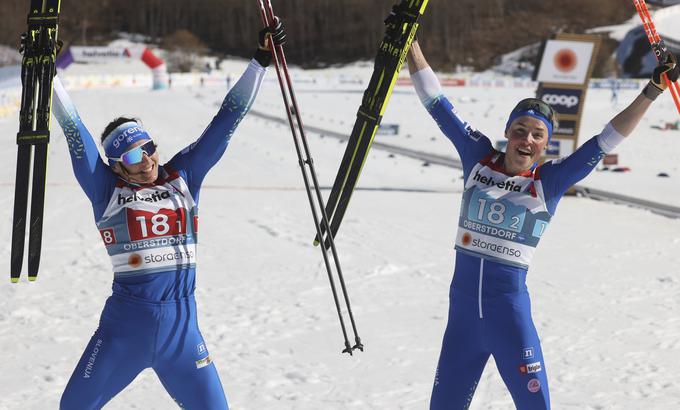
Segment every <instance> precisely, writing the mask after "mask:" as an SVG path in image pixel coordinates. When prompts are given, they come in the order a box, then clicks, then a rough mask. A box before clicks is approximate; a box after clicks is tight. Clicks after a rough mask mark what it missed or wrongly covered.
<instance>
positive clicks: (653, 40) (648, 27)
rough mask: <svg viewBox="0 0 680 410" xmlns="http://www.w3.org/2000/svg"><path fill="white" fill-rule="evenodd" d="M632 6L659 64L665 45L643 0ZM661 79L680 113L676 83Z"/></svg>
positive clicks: (679, 98) (635, 2)
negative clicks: (664, 81) (666, 85)
mask: <svg viewBox="0 0 680 410" xmlns="http://www.w3.org/2000/svg"><path fill="white" fill-rule="evenodd" d="M633 4H634V5H635V9H636V10H637V12H638V15H639V16H640V19H641V20H642V26H643V27H644V29H645V33H646V34H647V39H649V43H650V44H651V45H652V49H653V50H654V54H655V55H656V58H657V60H659V62H661V59H662V58H663V57H664V56H663V53H662V50H664V49H665V48H666V45H665V44H664V41H663V40H662V39H661V36H660V35H659V33H658V32H657V31H656V26H655V25H654V21H652V15H651V14H650V13H649V9H648V8H647V3H646V2H645V0H633ZM663 77H664V80H666V84H668V88H669V89H670V91H671V95H672V96H673V101H674V102H675V107H676V108H677V109H678V113H680V88H678V84H677V83H675V82H671V81H669V80H668V76H667V75H666V74H664V75H663Z"/></svg>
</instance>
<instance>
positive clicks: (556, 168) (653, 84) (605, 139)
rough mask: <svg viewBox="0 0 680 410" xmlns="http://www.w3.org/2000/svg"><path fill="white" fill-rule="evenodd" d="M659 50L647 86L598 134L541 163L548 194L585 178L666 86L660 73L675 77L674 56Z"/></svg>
mask: <svg viewBox="0 0 680 410" xmlns="http://www.w3.org/2000/svg"><path fill="white" fill-rule="evenodd" d="M661 52H662V53H663V58H662V59H661V61H662V62H661V63H660V64H659V65H658V66H657V67H656V69H654V73H653V74H652V78H651V80H650V81H649V83H648V84H647V86H645V88H644V89H643V90H642V92H641V93H640V95H638V96H637V98H635V100H633V102H631V103H630V105H628V106H627V107H626V108H625V109H624V110H623V111H621V112H620V113H618V114H617V115H616V116H615V117H614V118H612V120H611V121H610V122H609V124H607V125H606V126H605V128H604V130H603V131H602V132H601V133H600V134H599V135H597V136H595V137H593V138H591V139H590V140H589V141H587V142H586V143H585V144H583V145H581V146H580V147H579V148H578V149H577V150H576V151H575V152H574V153H573V154H572V155H570V156H568V157H566V158H564V159H561V160H557V161H549V162H548V163H546V164H545V165H544V166H543V170H542V171H541V174H542V177H543V176H545V177H546V178H545V181H550V182H546V185H547V186H546V188H547V189H548V190H549V191H551V192H552V195H551V196H553V197H557V198H559V197H560V196H561V195H562V194H563V193H564V192H565V191H566V190H567V189H569V188H570V187H571V186H572V185H574V184H576V183H577V182H578V181H580V180H581V179H583V178H585V177H586V176H587V175H588V174H589V173H590V172H591V171H592V170H593V169H594V168H595V167H596V166H597V164H598V163H599V161H600V159H602V157H603V156H604V155H605V154H608V153H610V152H612V151H613V150H614V148H616V146H617V145H618V144H620V143H621V142H622V141H623V140H624V139H625V138H626V137H628V136H629V135H630V134H632V132H633V130H635V128H636V127H637V125H638V124H639V123H640V120H642V117H644V115H645V113H646V112H647V109H649V107H650V106H651V105H652V102H653V101H654V100H655V99H656V98H657V97H658V96H659V95H661V94H662V93H663V92H664V90H666V88H667V84H666V81H665V80H664V78H663V74H666V75H667V76H668V78H669V79H670V80H671V81H677V79H678V77H679V76H680V69H679V67H678V66H677V61H676V58H675V56H674V55H673V54H672V53H670V52H669V51H667V50H661Z"/></svg>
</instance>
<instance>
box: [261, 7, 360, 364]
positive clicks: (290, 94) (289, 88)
mask: <svg viewBox="0 0 680 410" xmlns="http://www.w3.org/2000/svg"><path fill="white" fill-rule="evenodd" d="M258 1H259V3H260V12H261V14H262V23H263V24H264V26H265V27H274V26H276V19H275V17H274V16H275V15H274V10H273V9H272V4H271V1H270V0H258ZM265 2H266V5H265ZM269 43H270V44H269V47H270V49H271V53H272V60H273V62H274V67H275V69H276V75H277V76H278V79H279V86H280V87H281V95H282V97H283V102H284V105H285V107H286V115H287V116H288V123H289V125H290V130H291V132H292V134H293V141H294V142H295V151H296V152H297V157H298V162H299V164H300V170H301V171H302V179H303V181H304V183H305V188H306V191H307V198H308V199H309V205H310V207H311V209H312V216H313V218H314V226H315V227H316V232H317V234H318V235H320V234H321V229H323V227H327V226H328V216H327V215H326V212H325V210H324V209H325V208H324V202H323V197H322V196H321V190H320V189H319V182H318V180H317V177H316V171H315V170H314V161H313V160H312V156H311V154H310V152H309V146H308V145H307V137H306V136H305V129H304V127H303V125H302V119H301V118H300V110H299V109H298V105H297V99H296V98H295V92H294V90H293V84H292V82H291V79H290V75H289V74H288V65H287V64H286V56H285V54H284V52H283V47H282V46H280V45H279V46H274V44H273V41H272V40H271V39H270V42H269ZM298 132H299V134H298ZM310 179H311V181H312V184H313V190H314V194H312V188H310ZM319 213H320V214H321V218H319ZM329 245H330V249H331V255H330V256H332V259H333V267H335V271H336V273H337V277H338V281H339V282H340V287H341V288H342V294H343V297H344V302H345V306H346V308H347V315H348V316H349V320H350V323H351V326H352V331H353V332H354V345H353V346H352V345H351V344H350V342H349V338H348V336H347V329H346V327H345V321H344V318H343V315H342V309H341V307H340V302H339V300H338V292H337V289H336V286H335V279H334V277H333V270H332V267H331V262H330V258H329V255H328V252H327V249H326V248H322V249H321V253H322V254H323V261H324V264H325V266H326V272H327V274H328V280H329V281H330V284H331V291H332V292H333V300H334V302H335V308H336V310H337V313H338V318H339V319H340V327H341V328H342V335H343V337H344V339H345V340H344V343H345V347H344V349H343V351H342V352H343V353H349V354H350V355H352V352H353V351H354V350H356V349H358V350H361V351H363V350H364V345H363V344H362V343H361V338H359V334H358V333H357V328H356V323H355V321H354V315H353V313H352V307H351V305H350V302H349V297H348V295H347V288H346V286H345V280H344V277H343V275H342V269H341V267H340V261H339V259H338V253H337V251H336V249H335V243H334V242H333V237H329Z"/></svg>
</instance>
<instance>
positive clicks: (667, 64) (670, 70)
mask: <svg viewBox="0 0 680 410" xmlns="http://www.w3.org/2000/svg"><path fill="white" fill-rule="evenodd" d="M652 49H653V50H654V54H656V56H657V57H658V58H659V65H658V66H657V67H656V68H655V69H654V72H653V73H652V78H651V79H650V80H649V83H647V85H646V86H645V88H644V89H643V90H642V93H643V94H644V95H645V97H647V98H649V99H650V100H655V99H656V97H658V96H659V95H661V93H663V92H664V91H665V90H666V88H668V84H666V80H665V79H664V76H663V75H664V74H666V76H667V77H668V80H669V81H671V82H676V81H677V80H678V77H680V67H678V60H677V58H676V57H675V55H674V54H673V53H671V52H670V51H669V50H668V48H667V47H666V45H665V44H664V43H663V41H661V42H659V43H655V44H653V45H652Z"/></svg>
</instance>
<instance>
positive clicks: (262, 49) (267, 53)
mask: <svg viewBox="0 0 680 410" xmlns="http://www.w3.org/2000/svg"><path fill="white" fill-rule="evenodd" d="M274 21H275V23H276V24H274V26H273V27H271V26H270V27H265V28H263V29H262V30H260V32H259V33H258V41H257V45H258V47H257V50H256V51H255V56H254V57H253V58H255V59H256V60H257V62H258V63H260V65H261V66H262V67H267V66H269V63H271V61H272V55H271V50H270V48H269V47H270V45H271V44H270V43H271V42H272V41H273V42H274V46H281V45H284V44H285V43H286V30H285V28H284V26H283V22H282V21H281V19H280V18H278V17H274ZM270 39H271V40H270Z"/></svg>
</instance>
